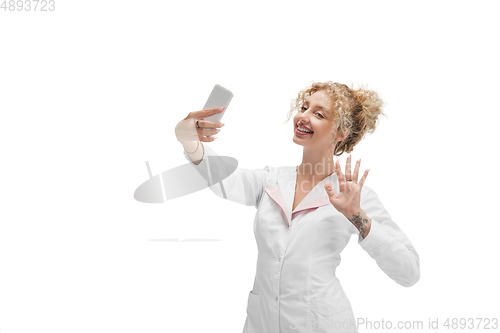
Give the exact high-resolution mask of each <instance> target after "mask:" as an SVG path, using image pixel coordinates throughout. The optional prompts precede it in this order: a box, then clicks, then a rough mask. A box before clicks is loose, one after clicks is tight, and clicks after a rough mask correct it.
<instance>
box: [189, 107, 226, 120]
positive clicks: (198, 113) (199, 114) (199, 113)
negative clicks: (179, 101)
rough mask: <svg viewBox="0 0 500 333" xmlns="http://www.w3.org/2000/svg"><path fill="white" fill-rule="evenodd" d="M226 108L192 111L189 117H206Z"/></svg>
mask: <svg viewBox="0 0 500 333" xmlns="http://www.w3.org/2000/svg"><path fill="white" fill-rule="evenodd" d="M224 109H225V108H222V107H220V108H212V109H206V110H201V111H194V112H190V113H189V115H188V118H196V119H204V118H206V117H209V116H211V115H214V114H217V113H221V112H222V111H224Z"/></svg>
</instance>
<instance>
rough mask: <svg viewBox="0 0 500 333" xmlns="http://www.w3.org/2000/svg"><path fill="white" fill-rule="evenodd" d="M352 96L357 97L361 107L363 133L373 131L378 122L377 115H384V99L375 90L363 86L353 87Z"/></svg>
mask: <svg viewBox="0 0 500 333" xmlns="http://www.w3.org/2000/svg"><path fill="white" fill-rule="evenodd" d="M353 93H354V96H355V97H356V98H357V99H358V101H359V103H360V104H361V106H362V107H363V114H364V116H365V119H364V125H365V128H364V131H363V132H364V134H366V133H373V131H375V128H376V127H377V125H378V122H379V116H380V115H385V114H384V112H383V107H384V105H385V103H384V101H383V100H382V99H381V98H380V96H379V95H378V93H377V92H375V91H373V90H370V89H367V88H365V87H364V86H361V87H359V88H358V89H353Z"/></svg>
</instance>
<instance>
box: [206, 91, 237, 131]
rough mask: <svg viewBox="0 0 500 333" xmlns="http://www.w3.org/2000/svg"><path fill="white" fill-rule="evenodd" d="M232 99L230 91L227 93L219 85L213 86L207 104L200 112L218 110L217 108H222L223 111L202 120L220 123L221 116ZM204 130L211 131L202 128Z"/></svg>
mask: <svg viewBox="0 0 500 333" xmlns="http://www.w3.org/2000/svg"><path fill="white" fill-rule="evenodd" d="M232 98H233V93H232V92H231V91H229V90H228V89H226V88H224V87H223V86H221V85H219V84H216V85H215V86H214V89H212V92H211V93H210V96H209V97H208V99H207V102H206V103H205V106H204V107H203V109H202V110H206V109H212V108H218V107H223V108H225V109H224V111H222V112H221V113H216V114H213V115H211V116H209V117H206V118H205V119H203V120H209V121H214V122H218V121H221V119H222V116H223V115H224V113H226V111H227V107H228V106H229V103H230V102H231V99H232ZM204 129H211V128H204Z"/></svg>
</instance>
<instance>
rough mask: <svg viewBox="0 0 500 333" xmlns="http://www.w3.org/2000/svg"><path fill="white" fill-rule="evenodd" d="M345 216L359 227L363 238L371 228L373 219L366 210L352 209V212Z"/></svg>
mask: <svg viewBox="0 0 500 333" xmlns="http://www.w3.org/2000/svg"><path fill="white" fill-rule="evenodd" d="M344 216H345V217H346V218H347V219H348V220H349V221H350V222H351V223H352V224H353V225H354V226H355V227H356V229H358V231H359V233H360V234H361V236H362V237H363V239H364V238H365V237H366V236H367V235H368V233H369V232H370V229H371V222H372V220H371V219H370V218H369V217H368V216H367V215H366V212H365V211H364V210H362V209H361V208H359V209H355V210H351V211H350V213H348V214H344Z"/></svg>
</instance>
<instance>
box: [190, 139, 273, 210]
mask: <svg viewBox="0 0 500 333" xmlns="http://www.w3.org/2000/svg"><path fill="white" fill-rule="evenodd" d="M203 149H204V150H205V151H204V153H203V159H202V160H201V162H200V163H199V164H198V165H196V164H194V163H192V165H193V167H195V168H196V170H197V171H198V172H199V173H200V174H201V175H202V176H203V178H205V179H206V180H207V182H208V184H213V185H210V186H209V188H210V190H211V191H212V192H214V193H215V194H216V195H217V196H219V197H221V198H224V199H227V200H230V201H234V202H237V203H240V204H243V205H246V206H255V207H257V206H258V205H259V202H260V199H261V197H262V194H263V193H264V189H265V187H266V183H267V180H268V178H269V176H270V175H271V173H272V172H274V169H275V168H273V167H271V166H266V167H265V168H264V169H254V170H249V169H243V168H236V170H235V171H234V172H233V173H231V175H229V176H228V177H227V178H225V179H223V180H222V181H221V182H217V183H213V179H214V178H217V177H219V175H221V174H225V173H228V172H227V170H228V168H230V166H229V165H228V164H227V163H225V162H224V160H223V158H217V157H218V156H219V155H217V153H215V151H214V150H213V149H212V148H210V147H208V145H203ZM184 157H185V158H186V159H187V160H188V161H190V162H192V161H191V158H190V157H189V154H188V153H187V152H186V151H185V150H184ZM207 157H209V158H208V159H207ZM208 160H210V162H208Z"/></svg>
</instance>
